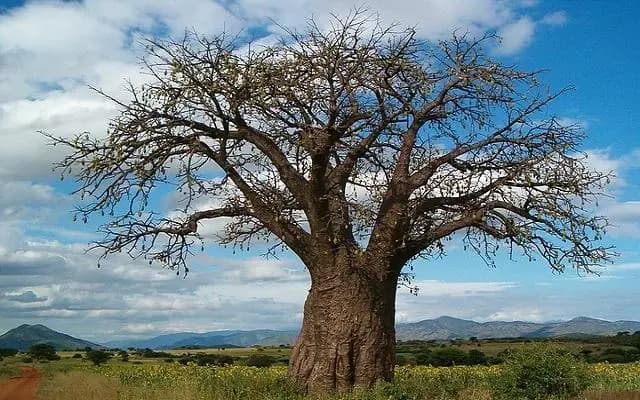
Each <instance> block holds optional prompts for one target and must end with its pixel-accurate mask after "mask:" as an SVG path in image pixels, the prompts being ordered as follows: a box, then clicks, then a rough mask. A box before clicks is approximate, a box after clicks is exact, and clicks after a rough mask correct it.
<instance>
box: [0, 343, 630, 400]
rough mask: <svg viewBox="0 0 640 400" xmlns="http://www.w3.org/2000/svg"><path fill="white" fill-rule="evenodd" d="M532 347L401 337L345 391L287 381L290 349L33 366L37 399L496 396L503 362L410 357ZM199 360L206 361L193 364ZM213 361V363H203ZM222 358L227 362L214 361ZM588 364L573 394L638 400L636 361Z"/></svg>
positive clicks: (574, 346) (67, 356)
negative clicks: (309, 391)
mask: <svg viewBox="0 0 640 400" xmlns="http://www.w3.org/2000/svg"><path fill="white" fill-rule="evenodd" d="M545 342H546V345H547V346H554V347H555V348H558V349H563V350H564V351H568V352H570V353H573V354H574V355H576V356H578V357H580V356H584V355H585V354H589V355H593V354H600V353H602V354H606V352H607V351H610V350H611V349H617V350H620V349H623V350H624V349H625V347H624V346H619V345H614V344H611V343H608V342H603V343H585V342H580V341H548V340H547V341H545ZM537 345H540V344H539V343H532V342H531V341H530V340H504V341H454V342H437V343H436V342H401V343H399V344H398V356H399V357H398V358H399V360H400V359H402V358H404V360H403V363H404V365H400V366H398V367H397V369H396V376H395V379H394V382H392V383H382V384H380V385H378V386H377V387H375V388H373V389H370V390H366V391H365V390H360V389H356V390H354V391H353V392H352V393H349V394H346V395H342V396H315V397H314V396H307V395H304V394H303V393H302V391H300V390H298V388H296V387H294V386H292V385H291V384H290V383H289V382H288V381H287V379H286V360H288V358H289V354H290V348H287V347H277V346H276V347H259V346H256V347H251V348H226V349H176V350H162V351H149V350H146V351H144V350H133V351H127V352H126V354H127V356H126V357H124V358H126V360H127V361H123V356H122V355H123V353H122V352H120V353H118V352H117V351H113V352H112V354H113V356H112V357H111V359H110V360H109V361H108V362H106V363H104V364H102V365H99V366H95V365H92V363H91V362H90V361H89V360H87V359H86V353H85V352H84V351H63V352H58V355H59V356H60V359H59V360H53V361H48V362H36V363H33V365H35V366H36V367H37V368H39V369H40V370H41V371H42V372H43V380H42V382H41V385H40V388H39V392H38V400H45V399H46V400H62V399H64V400H76V399H77V400H80V399H95V400H103V399H119V400H128V399H131V400H133V399H136V400H160V399H163V400H195V399H199V400H241V399H242V400H244V399H246V400H263V399H264V400H267V399H269V400H467V399H469V400H498V399H497V398H495V397H492V396H493V394H492V393H494V392H492V389H491V387H492V386H491V385H492V383H494V382H496V381H497V380H499V379H500V377H501V376H502V375H503V374H504V372H505V366H504V365H502V364H496V365H473V366H453V367H432V366H425V365H420V366H416V365H415V362H412V361H415V359H416V357H418V355H420V354H424V353H430V352H431V353H433V352H437V351H438V350H441V349H458V350H462V351H464V352H467V353H468V352H469V351H471V350H480V351H482V352H483V353H484V354H486V355H487V357H496V358H497V357H500V356H502V355H504V354H506V353H508V352H513V351H517V350H523V349H528V348H531V347H532V346H537ZM585 352H586V353H585ZM256 356H258V358H260V357H267V358H269V359H270V360H271V363H270V364H269V365H271V366H270V367H264V368H258V367H253V366H248V365H246V364H250V360H251V359H252V357H253V358H256ZM24 357H25V355H24V354H18V355H16V356H13V357H5V358H4V359H3V360H2V361H0V376H2V375H3V374H4V376H5V377H7V376H9V375H13V374H15V372H16V366H17V365H19V364H20V363H22V361H23V360H24ZM223 357H227V358H223ZM202 360H205V361H206V362H203V363H201V365H198V363H199V361H202ZM210 360H213V361H212V362H213V364H209V365H207V363H208V362H209V361H210ZM219 360H232V362H231V363H230V365H227V364H221V365H224V366H220V365H216V364H215V363H216V362H217V361H219ZM586 368H588V371H589V386H588V389H587V391H586V392H584V393H583V394H582V395H581V396H580V397H579V398H575V400H613V399H619V400H640V362H634V363H625V364H615V363H591V364H588V365H587V367H586ZM3 371H4V372H3ZM0 379H1V378H0Z"/></svg>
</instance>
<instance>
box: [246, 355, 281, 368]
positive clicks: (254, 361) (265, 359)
mask: <svg viewBox="0 0 640 400" xmlns="http://www.w3.org/2000/svg"><path fill="white" fill-rule="evenodd" d="M275 363H276V359H275V358H273V357H271V356H267V355H264V354H252V355H250V356H249V357H247V360H246V362H245V364H246V365H248V366H250V367H270V366H272V365H273V364H275Z"/></svg>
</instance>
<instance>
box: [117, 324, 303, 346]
mask: <svg viewBox="0 0 640 400" xmlns="http://www.w3.org/2000/svg"><path fill="white" fill-rule="evenodd" d="M297 335H298V333H297V332H295V331H277V330H270V329H259V330H250V331H241V330H229V331H212V332H205V333H192V332H182V333H174V334H169V335H161V336H156V337H152V338H150V339H144V340H116V341H111V342H106V343H105V344H104V345H105V346H107V347H118V348H128V347H135V348H138V349H144V348H149V349H170V348H173V349H175V348H180V347H223V346H224V345H227V346H229V347H231V346H240V347H248V346H254V345H262V346H277V345H281V344H293V342H294V341H295V339H296V336H297Z"/></svg>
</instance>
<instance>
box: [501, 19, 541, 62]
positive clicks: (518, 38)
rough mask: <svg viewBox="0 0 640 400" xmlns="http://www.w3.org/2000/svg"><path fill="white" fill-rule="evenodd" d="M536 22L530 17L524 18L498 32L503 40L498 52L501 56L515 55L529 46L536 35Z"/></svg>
mask: <svg viewBox="0 0 640 400" xmlns="http://www.w3.org/2000/svg"><path fill="white" fill-rule="evenodd" d="M535 26H536V24H535V22H534V21H533V20H532V19H531V18H529V17H522V18H520V19H518V20H517V21H515V22H513V23H510V24H508V25H505V26H504V27H502V28H501V29H500V30H498V36H499V37H500V38H501V39H502V41H501V43H500V46H499V47H498V49H497V51H498V53H500V54H514V53H517V52H519V51H520V50H522V49H523V48H524V47H526V46H527V45H529V43H531V41H532V40H533V34H534V33H535Z"/></svg>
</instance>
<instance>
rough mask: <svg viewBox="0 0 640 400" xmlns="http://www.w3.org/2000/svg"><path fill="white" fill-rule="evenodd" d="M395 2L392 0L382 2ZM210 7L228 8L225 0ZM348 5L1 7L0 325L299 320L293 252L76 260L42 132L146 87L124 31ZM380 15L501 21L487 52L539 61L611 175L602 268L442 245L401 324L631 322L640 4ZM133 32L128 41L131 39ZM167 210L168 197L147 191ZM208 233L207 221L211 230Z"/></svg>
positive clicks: (291, 20) (78, 244) (301, 290)
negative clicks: (147, 261) (579, 268)
mask: <svg viewBox="0 0 640 400" xmlns="http://www.w3.org/2000/svg"><path fill="white" fill-rule="evenodd" d="M389 3H391V4H389ZM221 4H224V6H223V5H221ZM357 4H360V3H359V2H354V3H351V2H344V1H337V0H333V1H329V2H326V1H325V2H321V1H317V0H305V1H279V0H274V1H266V0H237V1H233V2H224V3H216V2H215V1H212V0H185V1H180V2H179V1H168V0H165V1H162V0H161V1H147V0H131V1H126V2H125V1H122V2H117V1H116V2H114V1H107V0H86V1H74V2H62V1H28V2H22V1H0V331H4V330H8V329H10V328H12V327H15V326H16V325H18V324H21V323H44V324H46V325H48V326H50V327H52V328H54V329H58V330H62V331H65V332H67V333H70V334H73V335H77V336H81V337H85V338H88V339H93V340H98V341H99V340H105V339H112V338H113V339H115V338H121V337H133V336H149V335H153V334H158V333H166V332H175V331H184V330H190V331H206V330H214V329H236V328H240V329H251V328H295V327H297V326H298V324H299V323H300V321H301V315H302V314H301V312H302V304H303V301H304V297H305V294H306V291H307V289H308V279H307V277H306V275H305V271H304V269H303V268H302V265H301V264H300V262H299V261H298V260H297V259H296V258H295V257H294V256H293V255H290V254H284V256H283V257H282V259H281V260H279V261H278V260H264V259H262V258H260V256H259V252H258V251H256V252H255V253H248V254H247V253H245V254H242V255H233V254H231V253H230V252H229V251H225V250H223V249H220V248H218V247H215V246H211V247H208V248H207V251H206V252H205V254H204V255H201V256H198V257H197V258H196V259H194V260H193V264H194V265H195V268H194V271H193V273H192V274H190V275H189V276H188V277H187V278H186V279H182V278H181V277H176V276H175V275H174V274H173V273H171V272H170V271H164V270H160V269H157V268H150V267H148V266H146V265H144V264H143V263H139V262H134V261H131V260H129V259H127V258H124V257H122V258H118V257H116V258H112V259H111V260H110V261H109V262H108V263H106V264H104V266H103V267H102V268H101V269H97V268H96V262H97V256H96V255H95V254H91V253H89V254H85V252H84V249H85V248H86V244H87V242H88V241H90V240H91V239H92V238H95V228H96V225H95V224H94V223H93V222H90V223H89V224H87V225H84V224H74V223H72V221H71V213H70V210H71V209H72V208H73V204H74V199H73V198H71V196H69V192H70V191H71V189H72V187H73V185H72V184H71V183H70V182H66V181H65V182H60V181H59V180H58V179H57V176H55V175H53V174H52V173H51V170H50V166H51V163H52V162H53V161H55V160H56V159H59V158H60V157H61V156H62V153H60V150H59V149H53V148H50V147H47V146H45V144H44V140H43V139H42V138H41V137H40V136H39V135H38V134H37V133H36V131H37V130H46V131H49V132H51V133H54V134H57V135H73V134H75V133H77V132H80V131H85V130H88V131H91V132H92V133H93V134H96V135H101V134H102V133H103V132H104V130H105V127H106V123H107V121H108V119H109V118H110V117H111V116H113V115H114V113H115V112H116V111H117V110H116V109H114V107H113V105H112V104H110V103H108V102H105V101H104V100H103V99H102V98H100V97H98V96H96V95H95V94H93V93H91V92H90V91H89V90H88V89H87V87H86V85H87V84H91V85H94V86H98V87H101V88H103V89H104V90H105V91H107V92H109V93H113V94H114V95H117V96H124V93H123V87H122V86H123V85H122V83H123V79H124V78H131V79H132V80H133V81H134V82H135V81H138V82H139V81H141V79H142V77H141V76H140V74H139V67H138V65H137V64H136V58H137V56H139V55H140V51H141V49H140V48H138V47H137V46H136V45H135V39H136V38H138V37H140V36H144V35H157V34H158V33H159V32H162V33H164V34H169V35H178V36H179V35H180V34H181V33H182V32H183V31H184V29H185V27H192V28H194V29H196V30H197V31H199V32H204V33H210V34H212V33H215V32H218V31H219V30H221V29H222V28H223V27H226V29H228V30H234V29H241V28H244V29H251V30H255V31H262V32H264V33H265V34H267V37H266V38H265V40H267V41H268V40H270V38H272V37H273V36H269V35H271V33H272V32H277V29H276V28H274V27H273V25H272V23H271V22H270V18H273V19H275V20H277V21H278V22H281V23H282V24H284V25H288V26H294V27H295V26H299V24H300V23H301V21H303V18H301V17H306V16H309V15H311V14H313V15H315V16H316V18H318V19H319V20H320V21H322V20H326V18H327V16H328V13H329V12H330V11H334V12H337V13H338V14H340V13H342V12H344V11H345V10H349V9H350V8H352V7H353V6H354V5H357ZM368 4H369V6H370V8H371V9H372V10H377V11H379V12H380V15H381V17H382V18H383V20H385V21H389V22H391V21H394V20H395V21H399V22H400V23H402V24H407V25H415V26H416V29H417V32H418V34H419V35H420V36H421V37H422V38H425V39H427V40H437V39H441V38H446V37H447V36H448V35H449V34H450V32H452V31H453V30H454V29H458V30H460V29H462V30H472V31H474V32H482V31H489V32H497V33H498V34H500V35H501V36H502V37H503V42H502V44H500V45H495V46H493V47H491V48H490V49H489V51H490V52H491V53H492V54H493V55H494V56H495V57H498V58H500V59H501V60H502V61H504V62H505V63H509V64H516V65H518V66H519V67H520V68H522V69H528V70H537V69H546V70H548V71H547V72H545V73H544V75H543V81H544V82H545V83H547V84H549V85H550V86H551V87H552V88H555V89H561V88H563V87H565V86H574V87H575V90H574V91H572V92H570V93H568V94H567V95H565V96H563V97H562V98H560V99H559V100H558V101H556V102H555V104H554V105H553V107H552V110H553V112H554V113H555V114H557V115H559V116H561V117H562V118H566V119H567V121H573V122H577V123H580V124H581V125H582V126H583V127H584V129H585V130H586V132H587V134H588V138H587V140H586V141H585V143H584V146H583V150H584V151H585V152H587V153H588V154H589V155H590V157H589V163H590V164H591V166H592V167H593V168H596V169H600V170H603V171H613V172H614V173H615V174H616V176H617V178H616V179H615V180H614V182H613V184H612V185H611V187H610V188H609V193H610V196H609V197H608V198H605V199H603V200H602V201H601V202H600V206H599V210H598V211H599V212H600V213H601V214H603V215H605V216H607V217H609V218H610V220H611V222H612V224H613V226H612V227H611V229H610V234H609V237H608V239H607V240H609V241H610V243H612V244H614V245H615V246H616V248H617V251H618V252H620V254H621V255H620V257H619V258H618V259H617V260H616V262H615V264H614V265H612V266H610V267H609V268H608V269H606V270H604V271H603V272H602V274H601V276H599V277H596V276H587V277H582V276H578V275H577V274H575V273H574V272H572V271H567V272H566V273H565V274H564V275H557V274H552V273H551V272H550V270H549V269H548V268H547V267H546V266H545V265H544V264H541V263H536V262H534V263H529V262H527V261H526V260H524V259H516V260H515V261H511V260H508V258H507V257H505V256H501V257H499V258H498V260H497V261H498V262H497V267H496V268H489V267H487V266H485V265H484V264H483V263H482V261H481V260H480V259H479V258H478V257H476V256H474V255H473V254H470V253H466V252H464V251H462V249H460V248H458V247H455V246H453V247H452V248H450V249H448V251H447V256H446V257H444V258H443V259H440V260H436V261H430V262H418V263H416V264H415V272H416V283H417V284H418V285H419V287H420V294H419V295H418V296H412V295H410V294H409V293H408V292H406V291H401V293H400V294H399V296H398V302H397V310H398V315H397V319H398V321H417V320H420V319H425V318H432V317H437V316H440V315H452V316H456V317H462V318H470V319H476V320H483V321H486V320H531V321H546V320H556V319H569V318H572V317H574V316H578V315H587V316H593V317H600V318H605V319H610V320H617V319H635V320H640V311H638V309H639V307H637V306H638V299H640V252H638V249H637V246H636V243H637V241H638V239H639V238H640V190H639V189H640V178H638V172H639V170H640V167H638V166H639V165H640V134H639V132H638V123H639V116H640V106H639V105H638V104H639V103H638V102H637V99H638V98H639V97H640V69H639V68H638V67H637V63H638V62H640V44H639V43H638V41H637V40H635V36H636V33H637V18H638V17H639V16H640V3H637V2H633V1H626V2H615V3H613V2H601V1H583V2H578V1H549V0H548V1H543V0H540V1H532V0H504V1H501V0H477V1H469V2H462V1H461V2H449V1H445V0H428V1H421V0H398V1H394V2H386V1H370V2H368ZM132 43H134V44H132ZM156 201H157V202H158V204H160V205H161V206H162V207H168V205H169V203H170V202H169V200H168V199H167V198H157V199H156ZM209 228H210V229H215V228H216V227H215V226H210V227H209Z"/></svg>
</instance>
